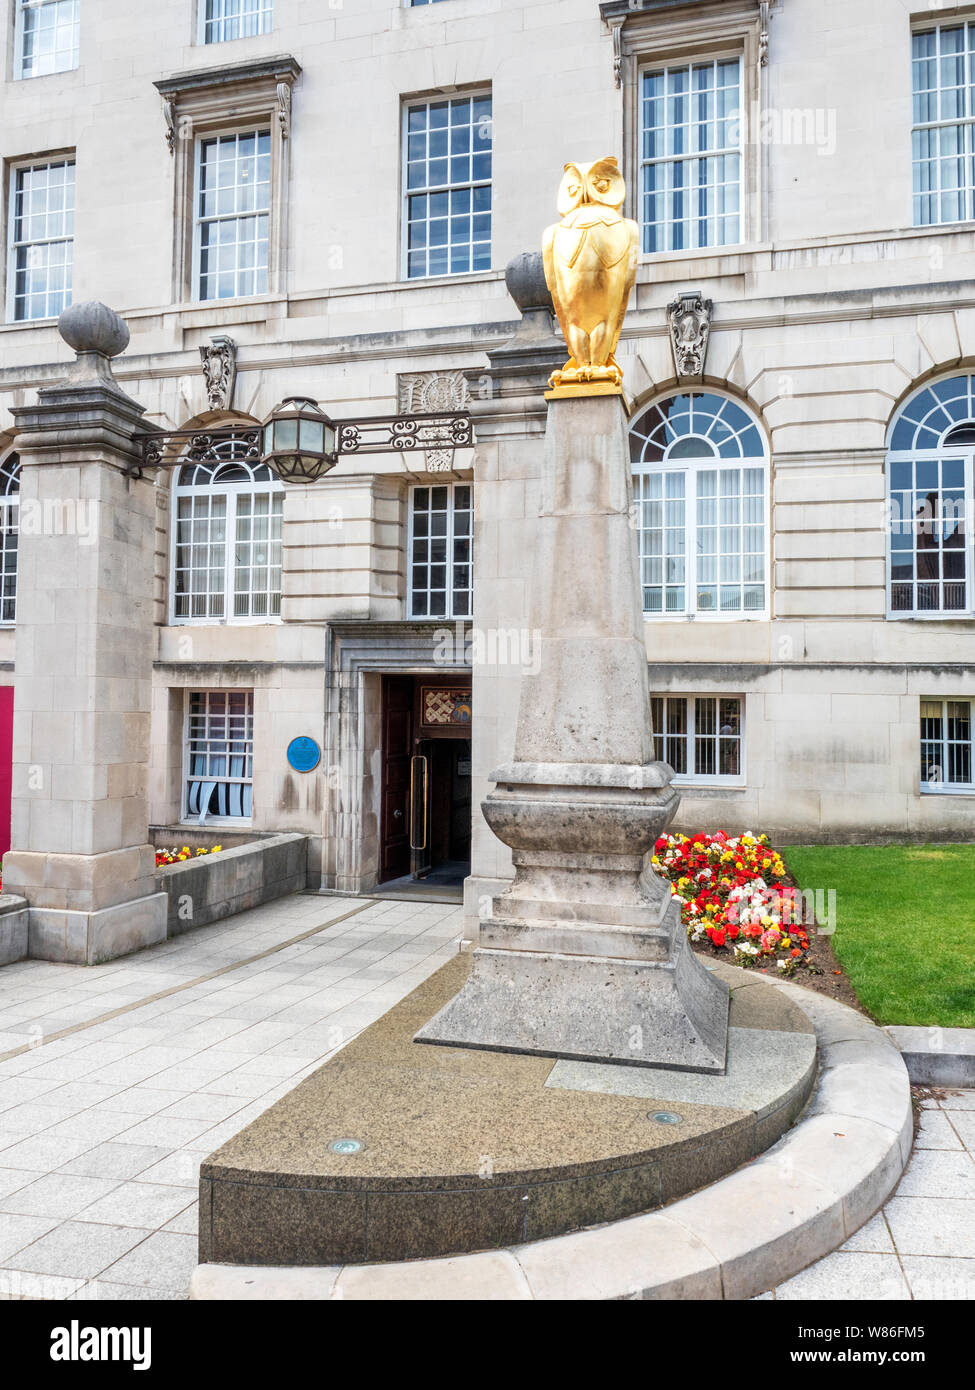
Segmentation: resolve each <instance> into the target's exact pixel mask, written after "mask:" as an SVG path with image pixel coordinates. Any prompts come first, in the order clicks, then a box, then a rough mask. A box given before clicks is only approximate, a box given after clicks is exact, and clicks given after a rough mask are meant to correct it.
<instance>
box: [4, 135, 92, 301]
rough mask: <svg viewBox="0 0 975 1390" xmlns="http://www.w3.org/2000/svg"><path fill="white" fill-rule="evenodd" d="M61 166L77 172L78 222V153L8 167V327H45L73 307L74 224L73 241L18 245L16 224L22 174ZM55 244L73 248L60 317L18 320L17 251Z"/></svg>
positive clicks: (15, 162)
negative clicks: (39, 325) (69, 286)
mask: <svg viewBox="0 0 975 1390" xmlns="http://www.w3.org/2000/svg"><path fill="white" fill-rule="evenodd" d="M57 164H64V165H66V166H67V165H70V166H71V168H72V169H73V170H74V193H75V200H74V208H73V209H72V218H73V219H75V218H77V214H78V158H77V152H76V151H75V150H62V151H57V152H55V153H52V154H42V155H39V156H38V157H37V158H35V159H16V160H11V161H10V162H9V163H8V165H7V179H6V186H5V187H6V200H7V203H6V255H5V256H4V271H5V275H6V288H5V293H4V323H7V324H23V325H26V324H43V323H53V322H55V321H56V320H57V318H58V314H60V313H61V312H63V310H64V309H66V308H68V307H69V305H70V304H71V303H72V299H73V296H74V251H75V242H76V232H77V226H76V223H75V221H74V220H73V221H72V226H71V235H70V237H49V238H45V239H43V240H42V241H38V242H15V240H14V226H15V221H16V215H17V214H16V207H17V179H18V176H19V175H20V174H22V173H26V172H28V171H30V170H35V169H51V168H53V167H54V166H55V165H57ZM55 242H60V243H65V244H66V243H68V242H70V244H71V272H72V275H71V292H70V294H69V296H68V298H67V300H66V301H65V303H64V304H63V305H62V308H61V309H60V310H59V311H58V314H45V315H43V316H42V317H39V318H22V319H19V318H17V317H16V306H17V267H16V251H17V247H18V246H20V245H24V246H40V245H44V246H50V245H53V244H54V243H55Z"/></svg>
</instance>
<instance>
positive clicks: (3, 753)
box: [0, 685, 14, 855]
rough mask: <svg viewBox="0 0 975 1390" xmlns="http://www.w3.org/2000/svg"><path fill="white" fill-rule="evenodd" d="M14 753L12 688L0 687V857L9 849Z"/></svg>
mask: <svg viewBox="0 0 975 1390" xmlns="http://www.w3.org/2000/svg"><path fill="white" fill-rule="evenodd" d="M13 751H14V688H13V686H12V685H0V855H2V854H6V853H7V850H8V849H9V848H10V791H11V786H12V780H13V777H12V773H13V766H12V765H13Z"/></svg>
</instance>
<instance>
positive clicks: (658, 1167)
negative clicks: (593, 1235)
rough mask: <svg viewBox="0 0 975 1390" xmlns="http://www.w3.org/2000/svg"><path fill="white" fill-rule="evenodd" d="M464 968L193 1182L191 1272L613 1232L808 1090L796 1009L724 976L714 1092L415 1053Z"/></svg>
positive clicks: (696, 1176)
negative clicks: (196, 1225)
mask: <svg viewBox="0 0 975 1390" xmlns="http://www.w3.org/2000/svg"><path fill="white" fill-rule="evenodd" d="M469 965H470V958H469V956H468V955H466V954H465V955H459V956H458V957H457V959H456V960H454V961H451V962H449V963H448V964H447V965H446V966H444V967H443V968H442V969H441V970H439V971H438V972H437V973H436V974H435V975H433V976H432V977H431V978H430V979H429V980H427V981H426V982H425V983H424V984H423V985H421V986H420V988H419V989H417V990H416V991H414V993H413V994H411V995H409V996H408V997H407V998H406V999H404V1000H403V1001H402V1002H401V1003H400V1004H398V1005H397V1006H396V1007H395V1008H393V1009H392V1010H390V1012H389V1013H388V1014H386V1015H385V1016H384V1017H383V1018H382V1019H381V1020H380V1021H379V1022H378V1023H376V1024H374V1025H373V1026H372V1027H370V1028H368V1029H366V1030H365V1031H364V1032H363V1033H362V1034H360V1036H359V1037H358V1038H356V1039H354V1040H353V1042H351V1043H350V1044H349V1045H348V1046H347V1047H346V1048H344V1049H343V1051H342V1052H340V1053H338V1054H337V1055H336V1056H335V1057H334V1058H332V1059H331V1060H330V1061H329V1062H327V1063H326V1064H325V1065H324V1066H323V1067H321V1068H320V1069H319V1070H318V1071H317V1072H315V1073H314V1074H313V1075H312V1076H310V1077H308V1078H306V1080H305V1081H304V1082H302V1083H301V1084H300V1085H299V1086H297V1087H296V1088H295V1090H293V1091H292V1092H290V1093H289V1094H288V1095H287V1096H285V1097H284V1098H283V1099H282V1100H280V1101H278V1102H277V1104H275V1105H273V1106H272V1107H271V1108H270V1109H269V1110H267V1111H266V1112H265V1113H264V1114H263V1115H262V1116H261V1117H260V1118H259V1119H257V1120H255V1121H254V1123H253V1124H251V1125H249V1126H248V1127H247V1128H246V1129H245V1130H243V1131H241V1133H240V1134H238V1135H236V1136H235V1137H234V1138H233V1139H231V1140H229V1141H228V1143H226V1144H225V1145H223V1147H222V1148H220V1149H219V1150H217V1152H216V1153H214V1154H213V1155H211V1157H210V1158H209V1159H208V1160H207V1161H206V1162H205V1163H204V1164H203V1165H202V1168H201V1170H200V1261H201V1263H216V1264H235V1265H248V1266H282V1265H296V1266H302V1265H304V1266H309V1265H348V1264H359V1263H369V1262H379V1261H396V1260H408V1259H429V1258H436V1257H439V1256H443V1255H451V1254H458V1253H463V1252H473V1251H483V1250H494V1249H500V1248H503V1247H505V1246H508V1245H511V1244H513V1243H519V1242H525V1241H537V1240H544V1239H546V1238H549V1237H553V1236H558V1235H561V1234H563V1233H566V1232H570V1231H577V1230H580V1229H582V1228H584V1227H589V1226H593V1225H595V1224H598V1223H603V1222H610V1221H617V1220H619V1219H621V1218H624V1217H628V1216H632V1215H634V1214H636V1213H640V1212H647V1211H651V1210H653V1209H655V1208H658V1207H661V1206H663V1205H665V1204H666V1203H668V1202H673V1201H675V1200H677V1199H678V1198H680V1197H682V1196H684V1195H685V1194H686V1193H688V1192H692V1191H694V1190H696V1189H698V1188H701V1187H704V1186H706V1185H707V1184H709V1183H712V1182H714V1181H716V1180H717V1179H718V1178H720V1177H722V1176H723V1175H724V1174H727V1173H729V1172H731V1171H732V1170H733V1169H736V1168H738V1167H739V1166H740V1165H741V1164H743V1163H745V1162H746V1161H747V1160H749V1159H751V1158H752V1157H754V1156H755V1155H757V1154H759V1153H761V1152H763V1151H764V1150H765V1149H767V1148H768V1147H769V1146H770V1145H771V1144H773V1143H774V1142H775V1141H776V1140H777V1139H778V1138H779V1137H780V1136H781V1135H782V1133H783V1132H784V1131H785V1130H786V1129H788V1128H789V1126H790V1125H792V1124H793V1122H794V1121H795V1119H796V1117H797V1116H798V1114H799V1113H800V1111H801V1110H802V1108H803V1106H804V1104H805V1103H806V1100H807V1098H808V1096H809V1094H810V1091H811V1089H812V1087H813V1084H814V1081H815V1076H816V1039H815V1033H814V1029H813V1025H812V1023H811V1022H810V1020H809V1018H808V1017H807V1015H806V1013H805V1012H804V1010H803V1009H802V1008H801V1007H799V1005H798V1004H797V1003H795V1002H794V1001H793V1000H791V999H789V998H787V997H786V996H785V995H784V994H783V993H782V992H781V991H780V990H777V989H775V988H774V987H773V986H771V985H770V984H768V983H767V982H765V981H764V980H763V979H762V977H761V976H757V975H754V974H749V973H746V972H744V971H739V970H734V969H729V968H727V967H723V966H716V967H715V969H716V971H718V972H719V973H720V974H721V976H722V977H723V978H724V979H725V980H727V982H728V984H729V985H730V986H731V990H732V1002H731V1020H730V1022H731V1028H730V1038H729V1069H728V1074H727V1075H725V1076H721V1077H709V1076H703V1075H688V1074H682V1073H674V1072H663V1071H660V1072H658V1071H650V1070H647V1069H643V1068H640V1069H636V1068H633V1067H628V1066H615V1065H606V1064H602V1063H591V1064H590V1063H580V1062H572V1063H569V1062H557V1061H554V1060H553V1059H551V1058H543V1057H527V1056H521V1055H518V1054H513V1053H502V1052H488V1051H483V1050H473V1049H470V1050H469V1049H464V1048H457V1047H438V1046H431V1045H430V1044H426V1045H420V1044H417V1043H414V1042H413V1041H412V1039H413V1036H414V1034H415V1033H416V1031H417V1029H418V1028H419V1027H420V1026H421V1025H422V1024H423V1023H424V1022H425V1021H426V1020H427V1019H428V1018H430V1017H432V1016H433V1014H434V1013H435V1012H436V1011H437V1010H438V1009H439V1008H441V1007H442V1006H443V1004H444V1003H445V1002H446V1001H447V1000H448V999H450V998H451V997H452V996H453V995H454V994H455V993H456V992H457V990H458V989H459V988H460V987H461V985H462V984H463V982H464V978H465V974H466V972H467V970H468V969H469Z"/></svg>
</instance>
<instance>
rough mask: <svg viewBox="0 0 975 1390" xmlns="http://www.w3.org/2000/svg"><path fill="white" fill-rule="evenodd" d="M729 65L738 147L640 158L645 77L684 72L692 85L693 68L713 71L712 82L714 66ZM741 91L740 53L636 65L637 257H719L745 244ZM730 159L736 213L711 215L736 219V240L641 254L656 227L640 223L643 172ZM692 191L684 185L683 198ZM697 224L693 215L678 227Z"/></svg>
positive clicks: (671, 223) (672, 223)
mask: <svg viewBox="0 0 975 1390" xmlns="http://www.w3.org/2000/svg"><path fill="white" fill-rule="evenodd" d="M732 61H734V62H736V63H737V64H738V84H737V85H738V92H739V98H740V100H739V106H738V145H737V147H736V148H734V149H731V148H730V147H729V148H728V149H727V150H720V151H719V150H717V149H716V150H714V151H711V152H708V153H707V154H701V153H700V152H696V151H693V150H689V151H686V152H685V153H683V154H679V155H670V154H668V155H663V156H661V157H658V158H654V159H646V158H644V155H643V148H642V147H643V137H644V135H645V133H646V128H645V127H644V124H643V102H644V95H643V93H644V88H645V85H646V81H647V78H648V77H651V76H655V75H662V76H663V77H664V79H665V82H666V78H667V76H668V75H669V74H670V73H672V72H684V71H687V72H688V73H689V74H691V80H692V81H693V73H694V70H695V68H701V67H705V66H708V67H711V68H712V69H714V72H715V79H717V69H718V65H719V64H721V63H729V62H732ZM745 89H746V80H745V70H744V52H743V51H742V52H740V53H738V54H734V53H725V54H721V53H719V54H716V55H714V56H710V57H706V58H697V59H690V60H688V59H686V58H683V57H682V58H680V59H678V60H677V61H674V60H668V59H664V60H662V61H661V62H659V63H654V62H644V63H641V64H640V67H639V70H638V78H637V108H638V109H637V133H638V136H639V142H638V146H637V149H636V151H635V154H636V189H635V197H636V201H637V208H638V216H637V218H636V221H637V224H638V226H639V228H640V255H641V256H646V257H647V258H650V257H652V256H684V255H687V254H689V253H690V254H693V253H695V252H696V253H700V252H705V251H716V252H719V253H720V252H722V251H727V250H729V249H731V248H734V247H740V246H742V245H743V244H744V242H745V220H746V208H745V201H746V186H745V174H746V168H745V160H746V141H745V132H746V112H745V111H744V110H743V109H742V106H743V102H744V98H745ZM713 90H714V91H715V92H717V91H718V90H719V88H718V84H717V80H716V81H715V86H714V88H713ZM693 95H694V92H693V89H692V87H691V86H688V90H687V93H686V97H687V99H688V100H691V99H692V98H693ZM667 100H668V97H667V96H666V95H665V96H664V102H665V103H666V102H667ZM714 119H715V121H717V119H718V118H717V115H715V118H714ZM729 119H730V118H729ZM691 124H694V122H691V121H689V122H688V125H691ZM734 156H737V158H738V161H739V163H738V211H737V214H733V213H732V214H729V213H721V214H715V217H716V218H719V217H721V218H723V217H729V216H737V218H738V237H737V239H736V240H734V241H717V242H705V243H703V244H700V245H697V246H681V247H666V248H663V249H660V248H658V249H657V250H655V251H645V250H644V249H643V242H644V239H645V237H646V235H647V232H648V229H649V228H650V227H651V226H656V225H657V224H655V223H650V222H645V221H644V219H643V211H644V198H645V194H644V188H643V174H644V169H646V168H647V167H649V166H650V165H654V166H657V167H663V166H668V165H669V166H676V165H678V164H681V165H687V166H689V165H691V164H692V163H693V162H694V161H695V160H700V159H702V158H703V159H717V158H729V157H734ZM696 191H699V189H695V188H694V187H692V186H690V185H688V186H687V188H686V189H685V192H686V194H687V196H688V197H689V198H690V197H693V194H694V193H695V192H696ZM667 196H669V195H667ZM701 220H702V219H701V218H700V217H695V216H693V215H689V216H688V217H686V218H683V219H682V220H681V224H680V225H684V224H687V225H688V226H689V227H690V226H693V224H694V223H700V221H701ZM704 220H705V221H709V220H710V219H709V218H705V219H704ZM660 225H662V226H666V227H668V228H672V227H674V226H676V225H678V224H677V223H676V222H675V221H674V220H672V219H671V220H668V221H667V222H665V223H663V224H660Z"/></svg>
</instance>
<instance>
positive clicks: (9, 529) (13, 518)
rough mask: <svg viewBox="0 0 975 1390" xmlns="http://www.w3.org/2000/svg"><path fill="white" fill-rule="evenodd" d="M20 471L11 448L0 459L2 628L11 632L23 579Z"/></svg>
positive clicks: (16, 457) (15, 451)
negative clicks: (10, 586) (10, 540)
mask: <svg viewBox="0 0 975 1390" xmlns="http://www.w3.org/2000/svg"><path fill="white" fill-rule="evenodd" d="M20 472H21V464H20V455H19V454H18V452H17V450H16V449H8V450H7V451H6V452H5V453H4V454H3V455H2V456H0V629H2V628H6V629H8V630H9V629H11V628H14V627H16V625H17V588H18V581H19V577H20V481H21V480H20ZM8 516H9V522H8ZM8 535H11V536H14V537H16V541H15V543H14V545H13V546H11V547H8V546H7V545H6V539H7V537H8ZM11 554H12V556H13V563H12V565H8V557H9V556H10V555H11ZM9 573H12V574H13V577H14V592H13V599H12V605H13V617H11V618H5V617H4V616H3V608H4V604H5V602H6V595H5V594H4V593H3V582H4V580H5V579H6V578H7V575H8V574H9Z"/></svg>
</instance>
